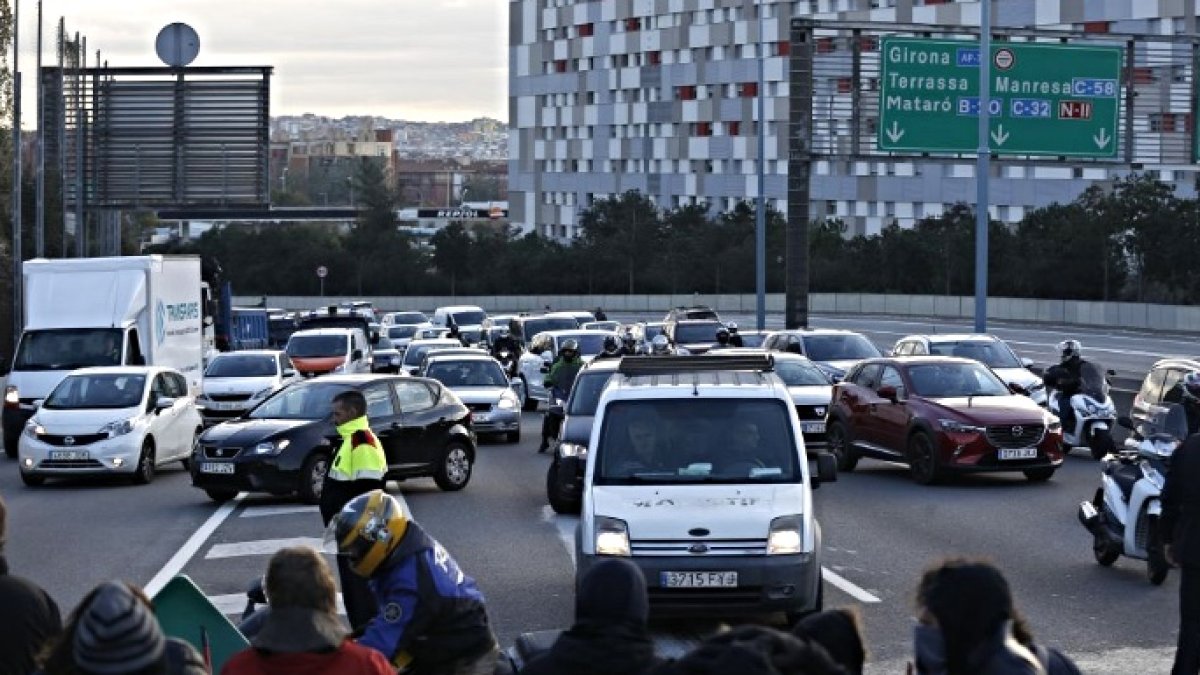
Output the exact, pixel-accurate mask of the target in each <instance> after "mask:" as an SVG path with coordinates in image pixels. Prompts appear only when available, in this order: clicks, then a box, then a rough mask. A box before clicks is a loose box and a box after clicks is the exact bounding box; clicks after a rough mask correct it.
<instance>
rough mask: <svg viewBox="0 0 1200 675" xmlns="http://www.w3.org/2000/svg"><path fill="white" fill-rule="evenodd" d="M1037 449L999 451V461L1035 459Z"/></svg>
mask: <svg viewBox="0 0 1200 675" xmlns="http://www.w3.org/2000/svg"><path fill="white" fill-rule="evenodd" d="M1037 452H1038V451H1037V448H1016V449H1012V450H1010V449H1001V450H1000V452H999V455H1000V459H1037Z"/></svg>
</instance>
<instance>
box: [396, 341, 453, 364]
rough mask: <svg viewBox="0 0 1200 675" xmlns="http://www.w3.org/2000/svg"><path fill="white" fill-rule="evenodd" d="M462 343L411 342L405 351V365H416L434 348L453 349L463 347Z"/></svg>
mask: <svg viewBox="0 0 1200 675" xmlns="http://www.w3.org/2000/svg"><path fill="white" fill-rule="evenodd" d="M461 346H462V345H461V344H459V343H457V342H455V343H454V344H450V343H447V344H440V343H437V342H410V343H408V349H406V350H405V351H404V365H406V366H415V365H417V364H418V363H420V362H421V359H422V358H423V357H424V356H425V355H426V354H428V353H429V352H430V351H431V350H434V349H451V348H454V347H461Z"/></svg>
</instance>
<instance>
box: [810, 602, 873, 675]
mask: <svg viewBox="0 0 1200 675" xmlns="http://www.w3.org/2000/svg"><path fill="white" fill-rule="evenodd" d="M792 634H793V635H795V636H797V637H800V638H806V639H808V640H810V641H812V642H815V643H816V644H819V645H821V647H823V648H824V649H825V651H826V652H828V653H829V656H830V657H831V658H832V659H833V660H834V661H836V662H837V664H838V665H840V666H841V667H842V670H845V671H846V675H862V672H863V664H864V663H866V660H867V650H866V647H864V646H863V645H864V644H865V643H866V640H865V639H864V637H863V628H862V615H861V614H859V612H858V610H856V609H854V608H848V607H843V608H839V609H830V610H826V611H824V612H816V613H814V614H809V615H808V616H806V617H804V618H803V619H801V620H800V621H799V622H798V623H797V624H796V625H795V626H793V627H792Z"/></svg>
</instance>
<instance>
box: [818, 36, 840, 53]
mask: <svg viewBox="0 0 1200 675" xmlns="http://www.w3.org/2000/svg"><path fill="white" fill-rule="evenodd" d="M836 49H837V45H835V44H834V42H833V38H831V37H823V38H817V53H818V54H829V53H832V52H833V51H834V50H836Z"/></svg>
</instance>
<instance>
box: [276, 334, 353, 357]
mask: <svg viewBox="0 0 1200 675" xmlns="http://www.w3.org/2000/svg"><path fill="white" fill-rule="evenodd" d="M349 340H350V338H348V337H346V336H345V335H293V336H292V339H290V340H288V345H287V355H288V356H290V357H292V358H300V359H311V358H316V357H321V356H344V355H345V354H346V351H347V349H346V348H347V346H348V345H349V344H350V342H349Z"/></svg>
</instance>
